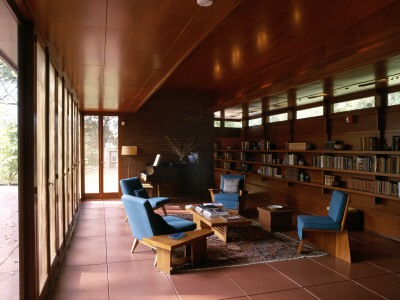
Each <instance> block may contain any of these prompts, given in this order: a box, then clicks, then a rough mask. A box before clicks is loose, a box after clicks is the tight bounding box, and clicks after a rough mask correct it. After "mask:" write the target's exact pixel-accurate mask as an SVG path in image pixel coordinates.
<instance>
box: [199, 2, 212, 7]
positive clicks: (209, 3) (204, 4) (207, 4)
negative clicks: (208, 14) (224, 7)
mask: <svg viewBox="0 0 400 300" xmlns="http://www.w3.org/2000/svg"><path fill="white" fill-rule="evenodd" d="M197 4H198V5H200V6H204V7H206V6H211V5H212V4H213V0H197Z"/></svg>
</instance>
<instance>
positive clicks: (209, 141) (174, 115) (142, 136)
mask: <svg viewBox="0 0 400 300" xmlns="http://www.w3.org/2000/svg"><path fill="white" fill-rule="evenodd" d="M205 101H208V98H207V97H206V96H204V95H195V94H188V93H173V92H169V93H158V94H156V95H155V96H153V97H152V98H151V100H150V101H148V102H147V103H146V104H145V105H144V106H143V107H142V108H141V109H140V110H139V111H138V112H136V113H135V114H129V113H125V114H123V115H122V117H121V122H125V125H124V126H122V145H124V146H125V145H127V146H137V147H138V154H137V156H131V157H130V169H129V175H130V177H133V176H139V175H140V173H141V172H142V171H144V170H145V168H146V163H153V161H154V159H155V157H156V154H158V153H159V154H161V159H160V164H163V163H169V162H178V161H179V156H178V155H176V154H175V153H173V152H172V151H171V150H170V149H169V148H168V146H167V144H166V143H165V136H169V137H170V138H175V139H177V140H178V141H187V140H188V139H190V138H191V136H194V137H195V145H196V147H195V148H194V149H193V152H198V153H199V157H200V167H201V172H202V174H203V176H202V180H201V195H203V196H206V195H207V193H208V191H207V189H208V188H210V187H211V186H212V184H213V177H212V174H213V147H214V146H213V143H214V139H213V136H214V135H213V130H214V127H213V115H211V114H210V115H202V114H201V108H202V106H203V105H204V103H205ZM128 163H129V158H128V157H122V168H123V171H122V178H127V177H128ZM179 189H180V186H179V183H176V184H175V185H174V187H171V188H169V189H165V188H164V190H161V194H162V196H170V197H173V196H174V195H178V194H179Z"/></svg>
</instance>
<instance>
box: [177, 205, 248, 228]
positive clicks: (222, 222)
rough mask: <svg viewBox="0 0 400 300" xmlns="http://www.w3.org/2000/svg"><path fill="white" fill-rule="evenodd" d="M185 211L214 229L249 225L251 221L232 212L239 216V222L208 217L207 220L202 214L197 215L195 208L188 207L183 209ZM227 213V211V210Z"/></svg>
mask: <svg viewBox="0 0 400 300" xmlns="http://www.w3.org/2000/svg"><path fill="white" fill-rule="evenodd" d="M185 209H186V210H187V211H189V212H190V213H192V214H193V215H197V216H198V217H199V218H200V219H201V220H202V221H203V222H204V223H206V224H207V225H208V226H210V227H215V226H239V225H248V224H250V223H251V220H249V219H247V218H245V217H243V216H241V215H238V214H234V213H232V212H230V213H231V214H232V215H237V216H239V217H240V218H241V219H240V220H231V221H227V220H224V219H221V218H220V217H210V218H207V217H205V216H204V215H203V214H199V213H198V212H197V211H196V210H195V208H194V207H193V208H190V207H185ZM228 211H229V210H228Z"/></svg>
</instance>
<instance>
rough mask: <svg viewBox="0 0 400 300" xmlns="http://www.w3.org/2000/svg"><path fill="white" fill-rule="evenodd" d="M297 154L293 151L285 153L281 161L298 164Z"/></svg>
mask: <svg viewBox="0 0 400 300" xmlns="http://www.w3.org/2000/svg"><path fill="white" fill-rule="evenodd" d="M298 161H299V156H298V155H297V154H295V153H290V154H285V155H284V156H283V163H284V164H287V165H291V166H294V165H298Z"/></svg>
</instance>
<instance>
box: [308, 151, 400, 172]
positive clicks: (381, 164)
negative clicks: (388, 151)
mask: <svg viewBox="0 0 400 300" xmlns="http://www.w3.org/2000/svg"><path fill="white" fill-rule="evenodd" d="M312 166H313V167H319V168H328V169H341V170H352V171H364V172H377V173H391V174H400V157H378V156H374V157H364V156H331V155H318V156H313V158H312Z"/></svg>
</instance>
